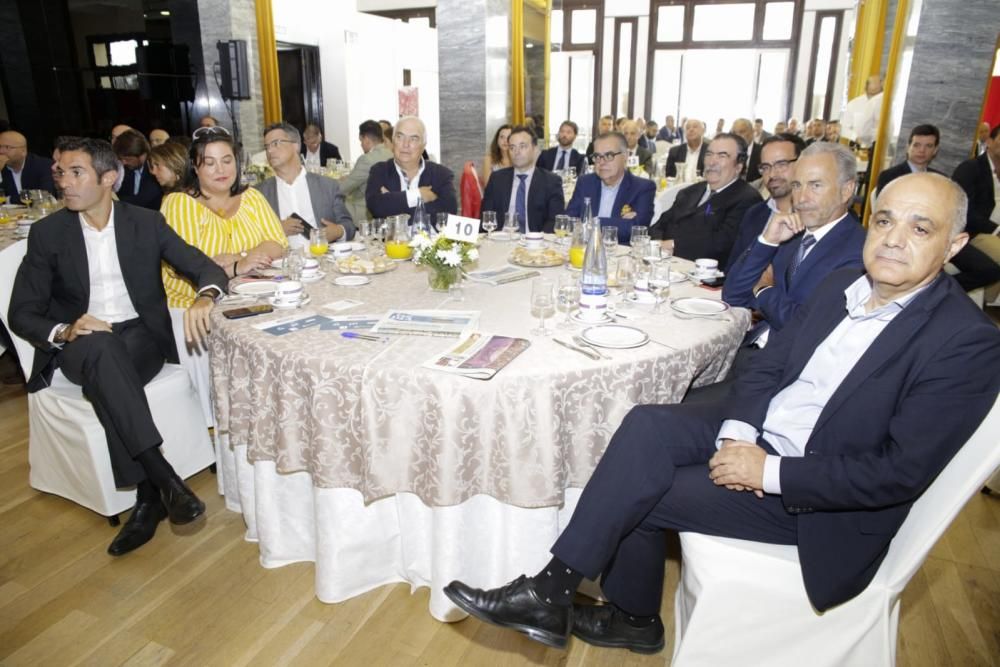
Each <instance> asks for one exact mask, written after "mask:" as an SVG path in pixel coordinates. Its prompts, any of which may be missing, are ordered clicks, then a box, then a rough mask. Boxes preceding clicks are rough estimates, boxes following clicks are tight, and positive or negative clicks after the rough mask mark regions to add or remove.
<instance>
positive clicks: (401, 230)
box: [385, 215, 413, 259]
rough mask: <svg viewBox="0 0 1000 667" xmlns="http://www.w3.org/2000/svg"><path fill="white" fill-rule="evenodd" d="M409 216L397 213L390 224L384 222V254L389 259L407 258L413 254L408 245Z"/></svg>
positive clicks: (409, 237)
mask: <svg viewBox="0 0 1000 667" xmlns="http://www.w3.org/2000/svg"><path fill="white" fill-rule="evenodd" d="M408 222H409V216H406V215H397V216H395V218H394V219H392V224H389V222H388V221H387V222H386V238H385V254H386V255H388V256H389V257H390V258H391V259H409V258H410V257H411V256H412V255H413V248H411V247H410V239H411V238H412V237H411V236H410V227H409V225H408V224H407V223H408Z"/></svg>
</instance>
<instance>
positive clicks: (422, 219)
mask: <svg viewBox="0 0 1000 667" xmlns="http://www.w3.org/2000/svg"><path fill="white" fill-rule="evenodd" d="M430 219H431V216H430V214H429V213H427V211H425V210H424V200H423V199H418V200H417V207H416V208H415V209H414V210H413V221H412V225H411V227H410V231H411V233H413V234H414V235H417V234H424V235H425V236H427V237H428V238H430V237H431V225H430Z"/></svg>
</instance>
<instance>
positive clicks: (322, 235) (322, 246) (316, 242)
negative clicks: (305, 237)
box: [309, 229, 330, 257]
mask: <svg viewBox="0 0 1000 667" xmlns="http://www.w3.org/2000/svg"><path fill="white" fill-rule="evenodd" d="M329 249H330V243H329V242H328V241H327V240H326V230H325V229H313V230H312V231H310V232H309V252H310V253H312V256H313V257H322V256H323V255H325V254H326V251H327V250H329Z"/></svg>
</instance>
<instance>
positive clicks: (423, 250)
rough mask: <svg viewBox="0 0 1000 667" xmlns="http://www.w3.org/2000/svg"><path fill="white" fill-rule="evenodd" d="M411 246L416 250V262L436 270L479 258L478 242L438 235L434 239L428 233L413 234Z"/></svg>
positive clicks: (414, 254)
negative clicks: (456, 239)
mask: <svg viewBox="0 0 1000 667" xmlns="http://www.w3.org/2000/svg"><path fill="white" fill-rule="evenodd" d="M410 246H411V247H413V250H414V252H413V256H414V262H415V263H416V264H423V265H424V266H429V267H430V268H432V269H434V270H435V271H439V270H442V269H449V268H454V267H456V266H462V265H463V264H470V263H472V262H475V261H476V260H477V259H479V251H478V250H477V249H476V244H474V243H468V242H466V241H454V240H452V239H449V238H445V237H444V236H438V237H437V238H436V239H434V240H433V241H432V240H431V239H430V238H429V237H428V236H427V235H425V234H423V233H418V234H415V235H414V236H413V239H412V240H411V241H410Z"/></svg>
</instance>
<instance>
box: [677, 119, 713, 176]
mask: <svg viewBox="0 0 1000 667" xmlns="http://www.w3.org/2000/svg"><path fill="white" fill-rule="evenodd" d="M704 136H705V123H704V122H702V121H700V120H698V119H696V118H690V119H688V121H687V122H686V123H684V143H682V144H679V145H677V146H674V147H673V148H671V149H670V150H669V151H667V177H669V178H678V177H679V178H683V179H684V180H685V181H688V182H693V181H694V180H695V178H697V177H699V176H701V174H702V172H703V171H704V170H705V150H706V149H707V148H708V143H707V142H705V141H704ZM695 154H697V155H698V159H697V160H695V161H694V162H693V163H692V161H691V160H692V158H693V156H694V155H695ZM679 164H682V165H684V170H683V172H681V173H678V172H677V165H679Z"/></svg>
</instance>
